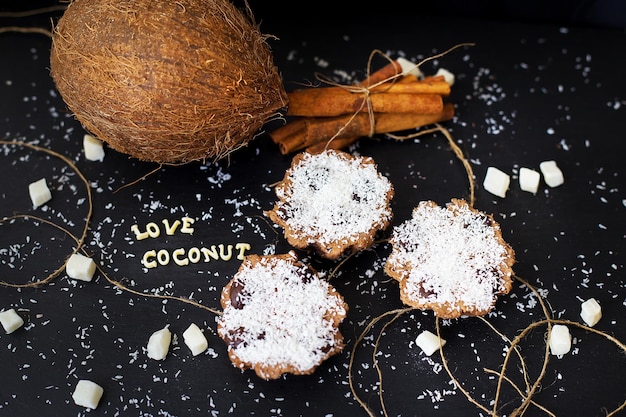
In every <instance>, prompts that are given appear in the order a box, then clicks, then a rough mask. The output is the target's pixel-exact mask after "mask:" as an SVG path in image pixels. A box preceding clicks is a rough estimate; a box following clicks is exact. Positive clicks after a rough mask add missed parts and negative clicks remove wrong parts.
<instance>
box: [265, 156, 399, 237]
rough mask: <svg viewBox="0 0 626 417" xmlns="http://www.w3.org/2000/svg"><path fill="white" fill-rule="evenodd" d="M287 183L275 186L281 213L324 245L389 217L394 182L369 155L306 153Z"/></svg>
mask: <svg viewBox="0 0 626 417" xmlns="http://www.w3.org/2000/svg"><path fill="white" fill-rule="evenodd" d="M289 178H290V182H288V183H287V184H288V185H287V187H286V188H277V190H276V194H277V196H278V197H279V198H280V199H281V201H279V202H278V203H277V206H278V211H279V214H280V216H281V217H282V218H283V219H285V221H286V222H287V224H288V226H289V227H290V228H291V230H292V231H294V232H295V233H296V234H297V235H298V236H299V237H300V238H307V237H308V236H315V238H316V240H317V241H319V242H320V243H322V244H329V243H331V242H333V241H341V240H342V239H345V238H346V236H349V237H350V238H358V235H359V234H363V233H369V232H370V230H372V229H376V228H381V227H383V225H384V224H386V221H388V220H389V218H390V217H391V215H392V213H391V209H390V208H389V207H388V204H387V195H388V193H389V192H390V190H392V185H391V182H390V181H389V180H388V179H387V178H386V177H385V176H383V175H381V174H380V173H379V172H378V171H377V169H376V166H375V164H374V163H373V161H372V159H371V158H363V157H354V158H348V157H347V156H345V155H344V154H343V153H340V152H335V151H326V152H322V153H319V154H315V155H313V154H306V155H305V156H304V158H303V159H302V160H301V161H300V162H299V163H298V164H297V165H295V166H293V167H292V168H291V169H290V173H289Z"/></svg>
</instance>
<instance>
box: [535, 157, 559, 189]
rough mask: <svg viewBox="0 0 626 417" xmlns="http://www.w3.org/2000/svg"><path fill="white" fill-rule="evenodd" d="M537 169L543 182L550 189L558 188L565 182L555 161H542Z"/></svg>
mask: <svg viewBox="0 0 626 417" xmlns="http://www.w3.org/2000/svg"><path fill="white" fill-rule="evenodd" d="M539 169H540V170H541V173H542V174H543V180H544V181H545V183H546V184H548V185H549V186H550V187H558V186H559V185H561V184H563V183H564V182H565V179H564V178H563V172H562V171H561V169H560V168H559V167H558V165H557V164H556V162H555V161H543V162H542V163H540V164H539Z"/></svg>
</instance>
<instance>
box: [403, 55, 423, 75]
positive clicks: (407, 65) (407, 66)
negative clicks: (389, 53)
mask: <svg viewBox="0 0 626 417" xmlns="http://www.w3.org/2000/svg"><path fill="white" fill-rule="evenodd" d="M396 62H397V63H398V64H400V68H402V73H403V74H404V75H408V74H411V75H414V76H416V77H417V78H422V77H423V76H424V74H423V73H422V71H421V70H420V68H419V67H418V66H417V65H416V64H415V62H412V61H409V60H408V59H406V58H403V57H400V58H398V59H396Z"/></svg>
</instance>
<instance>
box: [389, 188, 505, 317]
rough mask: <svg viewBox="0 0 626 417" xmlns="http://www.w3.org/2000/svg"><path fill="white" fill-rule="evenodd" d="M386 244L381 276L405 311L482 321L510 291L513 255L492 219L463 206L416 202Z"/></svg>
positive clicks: (454, 201)
mask: <svg viewBox="0 0 626 417" xmlns="http://www.w3.org/2000/svg"><path fill="white" fill-rule="evenodd" d="M389 242H390V243H391V245H392V250H391V254H390V255H389V257H388V258H387V261H386V262H385V267H384V270H385V273H387V275H389V276H391V277H392V278H394V279H396V280H397V281H398V282H399V283H400V298H401V300H402V301H403V302H404V303H405V304H407V305H410V306H413V307H416V308H420V309H422V310H433V311H434V313H435V315H436V316H438V317H441V318H448V319H449V318H457V317H461V316H482V315H484V314H487V313H488V312H489V311H491V310H492V309H493V308H494V306H495V303H496V300H497V297H498V296H499V295H503V294H507V293H508V292H509V291H510V290H511V286H512V276H513V270H512V266H513V264H514V263H515V252H514V251H513V249H512V248H511V246H510V245H509V244H507V243H506V242H505V241H504V239H503V238H502V232H501V230H500V225H499V224H498V223H497V222H496V221H495V220H494V218H493V216H492V215H488V214H485V213H483V212H481V211H479V210H476V209H475V208H473V207H470V206H469V204H468V203H467V202H466V201H464V200H461V199H452V200H451V202H450V203H448V204H447V205H446V207H440V206H438V205H437V204H436V203H435V202H433V201H422V202H420V203H419V204H418V206H417V207H415V208H414V209H413V216H412V218H411V219H409V220H407V221H406V222H404V223H402V224H400V225H398V226H396V227H394V229H393V232H392V235H391V238H390V240H389Z"/></svg>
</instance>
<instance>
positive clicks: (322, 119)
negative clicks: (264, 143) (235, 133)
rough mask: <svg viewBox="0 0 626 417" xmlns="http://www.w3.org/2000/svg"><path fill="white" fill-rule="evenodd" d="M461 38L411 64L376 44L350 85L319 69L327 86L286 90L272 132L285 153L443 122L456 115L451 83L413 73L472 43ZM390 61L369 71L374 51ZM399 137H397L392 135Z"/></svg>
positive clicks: (340, 146)
mask: <svg viewBox="0 0 626 417" xmlns="http://www.w3.org/2000/svg"><path fill="white" fill-rule="evenodd" d="M471 45H473V44H471V43H461V44H457V45H455V46H453V47H452V48H450V49H448V50H446V51H444V52H442V53H440V54H436V55H433V56H431V57H428V58H425V59H424V60H422V61H420V62H419V63H417V64H415V65H414V66H413V67H412V68H406V66H404V67H403V65H402V64H401V63H400V61H399V60H393V59H391V58H390V57H388V56H387V55H385V54H383V53H382V52H381V51H379V50H374V51H372V53H371V54H370V57H369V59H368V64H367V74H368V75H367V77H366V78H365V79H364V80H362V81H360V82H357V83H355V84H352V85H342V84H339V83H335V82H333V81H332V80H329V79H327V78H324V77H321V76H319V75H317V78H318V80H320V81H321V82H323V83H325V84H328V85H329V86H327V87H311V88H303V89H296V90H293V91H291V92H289V93H287V95H288V107H287V112H286V116H288V117H289V116H291V117H293V119H292V120H290V121H289V122H287V123H286V124H285V125H283V126H281V127H279V128H277V129H276V130H274V131H272V132H270V134H269V135H270V138H271V139H272V141H273V142H274V143H276V144H277V145H278V146H279V149H280V152H281V153H282V154H283V155H285V154H289V153H292V152H297V151H301V150H306V151H308V152H311V153H316V152H320V151H323V150H325V149H343V148H346V147H348V146H349V145H351V144H353V143H354V142H356V141H357V140H358V139H360V138H362V137H365V136H367V137H372V136H374V135H375V134H387V133H392V132H400V131H404V130H409V129H416V128H419V127H423V126H427V125H431V124H435V123H439V122H444V121H447V120H450V119H452V117H453V116H454V106H453V104H452V103H448V102H444V98H445V97H447V96H449V95H450V92H451V85H450V83H449V82H448V81H447V80H446V79H445V77H444V76H443V75H435V76H427V77H423V78H422V77H419V76H418V75H417V74H416V73H417V72H419V68H420V66H421V65H423V64H424V63H425V62H427V61H431V60H434V59H436V58H440V57H442V56H444V55H446V54H448V53H450V52H451V51H452V50H454V49H457V48H460V47H463V46H471ZM379 54H380V55H382V56H383V57H384V58H385V59H386V60H387V61H388V63H387V64H386V65H384V66H383V67H382V68H380V69H378V70H376V71H374V72H372V71H371V66H372V61H373V58H374V57H375V56H376V55H379ZM396 138H397V137H396Z"/></svg>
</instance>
